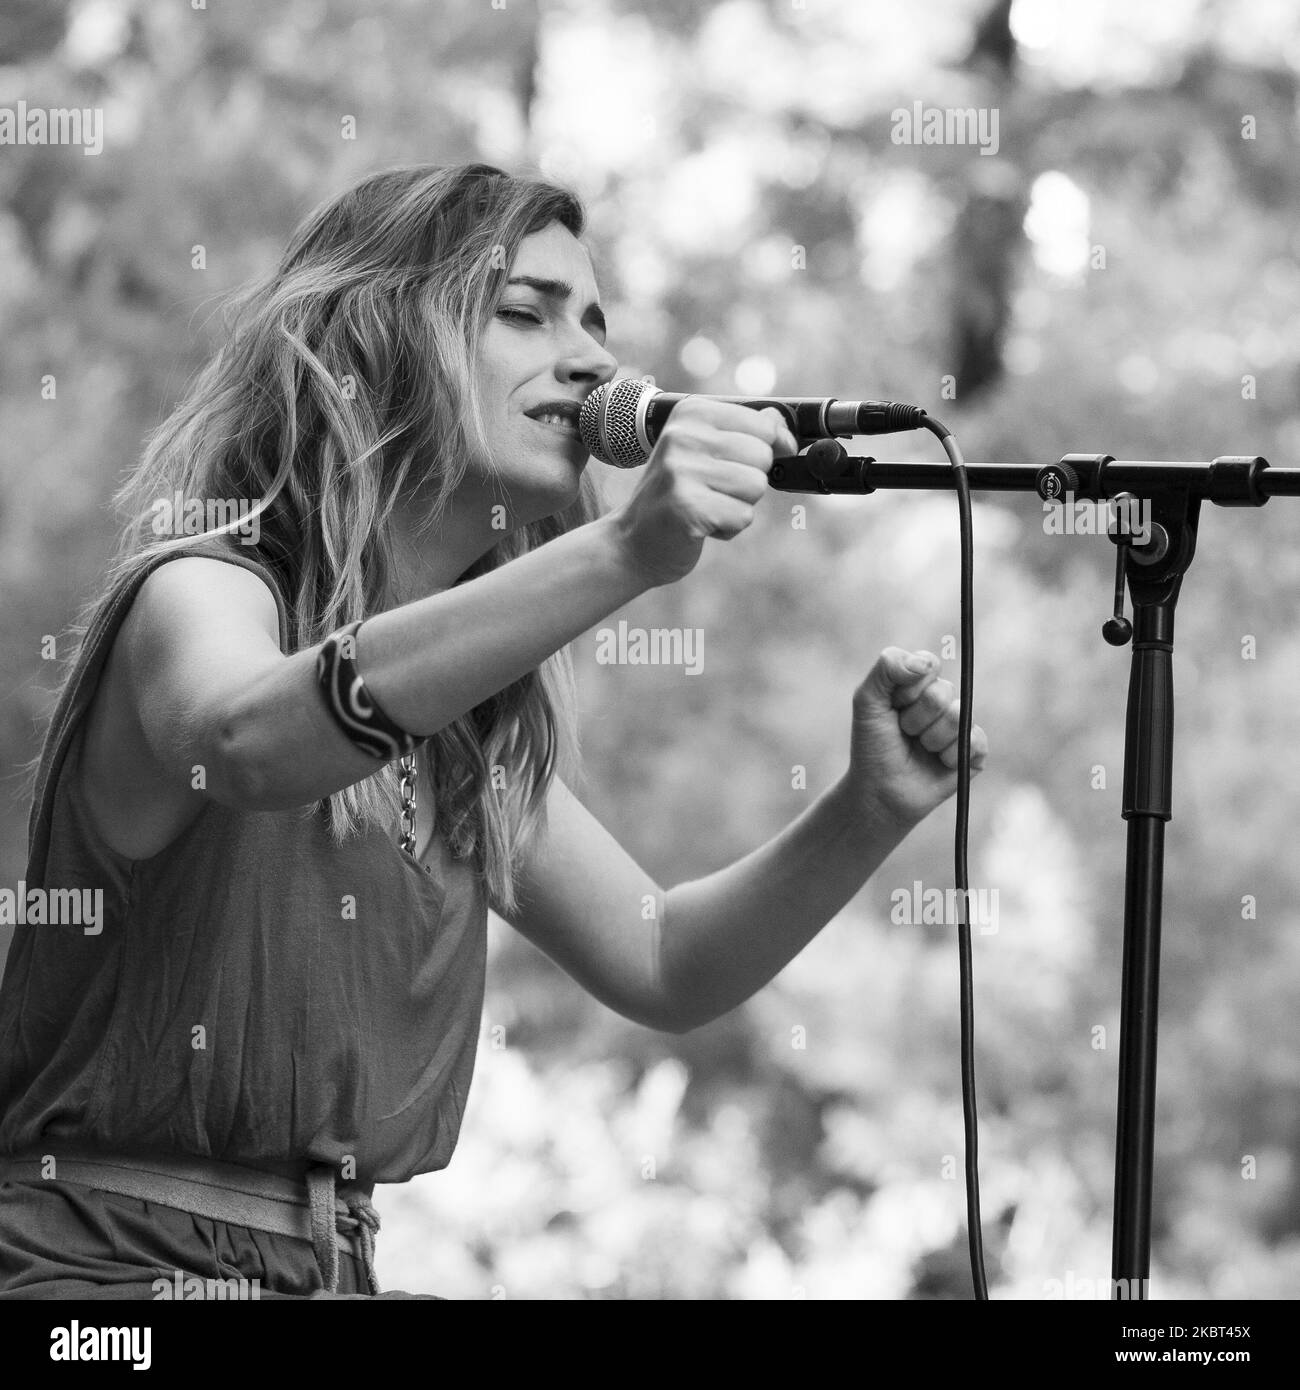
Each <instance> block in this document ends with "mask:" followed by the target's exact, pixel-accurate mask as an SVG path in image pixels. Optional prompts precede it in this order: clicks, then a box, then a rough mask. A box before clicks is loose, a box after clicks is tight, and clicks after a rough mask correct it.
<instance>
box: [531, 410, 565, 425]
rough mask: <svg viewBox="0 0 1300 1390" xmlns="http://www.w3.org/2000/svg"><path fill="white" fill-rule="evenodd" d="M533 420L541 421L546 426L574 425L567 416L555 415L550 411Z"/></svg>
mask: <svg viewBox="0 0 1300 1390" xmlns="http://www.w3.org/2000/svg"><path fill="white" fill-rule="evenodd" d="M533 418H534V419H536V420H540V421H541V422H542V423H543V424H544V425H569V424H571V423H572V422H571V421H570V419H569V417H568V416H567V415H555V414H552V413H551V412H550V411H546V412H544V413H543V414H541V415H535V416H534V417H533Z"/></svg>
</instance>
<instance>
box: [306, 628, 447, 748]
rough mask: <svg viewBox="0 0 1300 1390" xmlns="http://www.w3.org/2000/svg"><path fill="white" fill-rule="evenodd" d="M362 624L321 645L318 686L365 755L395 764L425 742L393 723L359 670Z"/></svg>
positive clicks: (317, 664) (341, 629)
mask: <svg viewBox="0 0 1300 1390" xmlns="http://www.w3.org/2000/svg"><path fill="white" fill-rule="evenodd" d="M361 621H362V620H359V621H357V622H355V623H349V624H348V625H347V626H346V627H341V628H340V629H339V630H338V631H337V632H336V633H334V634H333V635H332V636H330V637H327V638H326V639H325V641H324V642H323V643H322V645H321V649H320V654H319V656H318V657H317V658H316V683H317V684H318V685H319V686H320V688H321V692H322V694H323V695H324V697H325V707H326V708H327V709H328V710H329V712H330V714H331V715H332V716H333V718H334V722H335V723H336V724H337V725H338V726H339V728H340V729H342V730H343V732H344V733H345V734H346V735H347V736H348V738H349V739H351V740H352V742H353V743H354V744H355V745H356V746H357V747H358V748H360V749H361V751H362V752H363V753H369V754H370V755H371V756H372V757H375V758H381V759H382V760H383V761H384V762H392V760H393V759H394V758H401V757H405V756H406V755H407V754H408V753H413V752H414V751H415V750H416V749H417V748H418V747H419V746H420V744H422V743H423V742H424V741H425V740H424V739H423V738H421V737H417V736H416V735H415V734H408V733H407V732H406V730H405V729H403V728H401V727H400V726H399V725H397V724H395V723H393V721H392V720H391V719H390V718H389V717H388V716H387V715H386V714H385V713H384V711H383V710H382V709H380V707H379V705H378V704H377V703H376V701H375V697H374V696H373V695H371V693H370V692H369V691H368V690H367V689H366V683H365V681H364V680H362V679H361V672H360V671H358V670H357V631H358V629H359V628H360V627H361Z"/></svg>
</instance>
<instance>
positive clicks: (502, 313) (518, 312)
mask: <svg viewBox="0 0 1300 1390" xmlns="http://www.w3.org/2000/svg"><path fill="white" fill-rule="evenodd" d="M497 317H498V318H503V319H515V320H516V321H518V322H520V323H534V324H540V323H541V322H542V316H541V315H540V314H539V313H538V312H537V311H536V309H498V310H497Z"/></svg>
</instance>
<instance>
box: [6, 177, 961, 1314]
mask: <svg viewBox="0 0 1300 1390" xmlns="http://www.w3.org/2000/svg"><path fill="white" fill-rule="evenodd" d="M582 234H583V212H582V209H581V207H580V206H579V204H578V203H577V201H576V200H575V199H574V197H573V196H572V195H571V194H570V193H568V192H567V191H565V190H563V189H561V188H558V187H556V186H553V185H551V184H549V183H545V182H542V181H538V180H534V179H527V178H520V177H513V176H510V175H507V174H505V173H503V172H501V171H500V170H497V169H494V168H491V167H488V166H486V165H482V164H470V165H463V166H458V167H451V168H438V167H430V166H421V167H415V168H405V169H397V170H392V171H389V172H385V173H381V174H377V175H374V176H372V177H369V178H366V179H365V180H363V181H362V182H361V183H360V184H358V185H357V186H356V187H354V188H352V189H350V190H349V191H347V192H346V193H344V194H343V195H342V196H340V197H338V198H336V199H334V200H332V201H331V202H329V203H327V204H326V205H324V206H323V207H321V208H320V209H319V210H318V211H317V212H315V213H314V214H313V215H312V216H311V217H309V218H308V220H307V221H306V222H305V223H304V224H303V226H302V227H301V228H300V229H299V230H298V231H297V233H296V234H295V235H294V237H293V239H292V241H291V243H290V245H289V247H288V249H287V251H286V252H285V254H284V257H283V259H282V261H281V263H280V265H279V266H278V267H277V269H276V270H275V271H274V272H273V273H272V274H271V275H270V276H269V278H268V279H267V280H266V281H265V282H264V283H262V284H261V285H259V286H258V287H256V288H255V289H254V290H253V291H251V292H250V293H249V294H248V295H246V296H245V298H244V300H243V302H242V305H241V307H240V310H239V313H238V314H237V316H236V317H235V318H234V320H233V322H232V326H231V329H230V333H229V337H228V340H227V341H226V343H225V345H224V346H223V348H222V349H221V351H220V352H219V353H218V355H217V356H216V358H215V359H214V360H213V361H212V362H211V363H210V364H209V366H208V367H207V368H206V369H205V370H204V371H203V372H202V373H201V374H200V375H199V377H198V378H197V380H196V381H195V383H194V385H193V386H192V388H191V389H190V391H189V393H188V394H187V396H186V398H185V400H184V401H183V403H182V404H181V406H180V407H179V408H178V409H177V410H176V412H175V413H174V414H173V415H172V416H171V417H170V418H169V419H168V420H167V421H166V423H165V424H164V425H163V426H162V427H161V428H160V429H159V430H158V431H157V432H156V433H155V435H154V436H153V437H152V438H151V440H150V441H149V445H148V448H147V450H146V452H145V456H144V458H143V460H142V462H141V464H140V466H139V468H138V469H137V470H136V472H135V473H134V475H133V477H132V478H131V480H130V481H129V483H128V484H127V486H126V487H125V488H124V490H123V494H122V498H121V500H122V501H124V502H125V504H126V506H127V509H128V513H129V515H130V517H131V518H132V520H131V523H130V525H129V526H128V529H127V533H126V537H125V540H124V543H123V546H122V548H121V552H120V555H119V557H118V560H117V562H116V564H115V566H114V568H113V570H112V571H111V573H110V575H109V578H108V582H107V584H106V586H105V588H104V591H103V593H102V594H101V596H100V597H99V599H98V600H97V601H96V602H95V603H94V604H93V606H92V607H91V609H90V610H89V611H88V615H87V619H86V623H85V626H84V629H83V630H82V632H81V634H80V641H79V643H78V648H77V652H76V655H75V659H74V661H73V664H72V666H71V668H70V670H69V672H68V674H67V676H66V679H65V682H64V684H63V686H62V689H61V692H60V697H59V701H58V705H57V708H56V710H55V713H54V716H53V720H52V723H51V725H50V729H49V732H48V735H47V737H46V740H45V743H44V748H43V751H42V755H41V760H40V764H39V767H38V770H37V777H36V786H35V799H34V805H33V810H32V818H31V825H30V831H31V834H30V844H29V853H30V858H29V861H28V865H27V871H26V879H25V883H26V888H27V892H28V895H29V897H30V895H31V893H32V890H43V891H45V892H47V893H48V894H50V895H51V899H52V900H53V899H54V898H55V897H56V896H57V895H58V890H102V899H100V901H102V913H101V914H100V916H99V918H98V922H97V925H96V926H93V927H92V926H90V925H89V924H87V923H85V922H83V923H81V924H69V923H66V922H56V921H54V920H53V917H54V914H53V913H51V914H50V917H49V920H44V921H41V922H33V921H32V920H30V918H29V920H28V922H27V924H26V925H22V926H19V927H18V928H17V929H16V932H15V936H14V939H13V944H12V947H11V949H10V952H9V957H8V960H7V962H6V966H5V974H4V980H3V986H2V987H0V1295H3V1296H6V1297H11V1298H58V1297H65V1298H66V1297H78V1298H80V1297H103V1298H158V1297H167V1296H173V1295H174V1293H175V1292H177V1291H180V1290H182V1289H184V1290H185V1291H186V1292H185V1295H184V1296H195V1293H194V1292H193V1291H194V1290H196V1289H197V1290H200V1291H202V1290H203V1289H204V1288H207V1289H211V1288H212V1287H214V1286H215V1285H216V1284H217V1283H220V1282H222V1281H224V1282H225V1283H226V1285H227V1288H228V1286H229V1281H232V1280H233V1281H244V1282H245V1285H247V1286H251V1287H253V1288H255V1289H257V1290H258V1291H259V1295H260V1296H261V1297H264V1298H269V1297H291V1298H308V1297H372V1296H376V1295H379V1289H378V1284H377V1281H376V1279H375V1274H374V1262H373V1255H374V1232H375V1230H376V1229H377V1226H378V1219H377V1217H376V1216H375V1214H374V1211H373V1208H372V1207H371V1205H370V1200H369V1199H370V1194H371V1192H372V1189H373V1186H374V1184H376V1183H400V1182H406V1181H408V1180H409V1179H410V1178H412V1177H414V1176H415V1175H416V1174H417V1173H427V1172H431V1171H434V1170H436V1169H440V1168H442V1167H444V1166H445V1165H446V1164H447V1162H448V1161H449V1159H450V1158H451V1154H452V1151H453V1149H454V1148H455V1145H456V1138H457V1134H458V1131H459V1128H460V1122H461V1115H462V1113H463V1111H464V1107H465V1101H466V1096H467V1094H468V1092H469V1086H470V1078H471V1075H472V1073H473V1069H474V1057H475V1049H476V1047H477V1043H478V1032H479V1025H480V1010H481V1006H482V1001H483V988H484V956H485V935H486V914H487V908H488V906H489V905H490V906H492V907H493V908H494V909H495V910H496V911H497V912H499V913H500V914H501V916H502V917H504V918H505V919H506V920H507V921H508V922H509V923H510V924H511V925H512V926H514V927H515V928H516V929H517V930H519V931H520V932H522V933H523V934H524V935H525V936H526V937H527V938H528V939H530V940H531V941H533V942H534V943H535V944H536V945H537V946H539V947H540V948H541V949H542V950H544V951H546V952H547V953H548V954H549V955H550V956H552V957H553V958H554V959H555V960H556V961H557V962H559V964H560V965H562V966H563V967H564V968H565V969H566V970H567V971H569V972H570V973H571V974H572V975H573V976H574V978H575V979H577V980H578V981H579V982H580V983H581V984H582V985H583V986H584V987H585V988H586V989H588V990H590V992H591V993H592V994H594V995H595V996H596V997H597V998H598V999H600V1000H601V1001H602V1002H604V1003H605V1004H607V1005H608V1006H609V1007H610V1008H612V1009H615V1010H617V1011H618V1012H619V1013H622V1014H624V1015H626V1016H627V1017H628V1018H631V1019H633V1020H635V1021H636V1022H638V1023H641V1024H643V1025H645V1026H646V1027H649V1028H658V1029H666V1030H668V1031H672V1032H682V1031H685V1030H687V1029H690V1028H694V1027H697V1026H698V1025H700V1024H702V1023H705V1022H707V1021H709V1020H710V1019H714V1018H717V1017H718V1016H719V1015H720V1014H724V1013H726V1012H727V1011H728V1010H730V1009H734V1008H735V1007H736V1006H737V1005H738V1004H740V1003H742V1002H743V1001H744V1000H746V999H748V998H749V997H750V995H752V994H753V993H754V992H755V991H756V990H758V989H760V988H761V987H762V986H763V985H764V984H765V983H767V981H769V980H770V979H772V977H773V976H774V975H775V974H776V973H777V972H778V971H779V970H780V969H781V968H782V967H783V966H784V965H785V964H786V963H787V962H788V961H789V960H790V959H791V958H792V957H793V956H794V955H796V954H797V953H798V952H799V951H800V950H801V949H802V947H803V946H804V945H805V944H806V943H807V942H808V941H809V940H810V939H811V938H812V937H813V936H814V935H815V934H816V933H817V932H818V931H819V930H820V929H821V927H822V926H824V925H825V923H826V922H827V921H828V920H829V919H830V918H831V917H832V916H834V914H835V913H836V912H838V910H839V909H840V908H841V907H842V906H843V905H844V904H845V903H846V902H847V901H848V900H849V899H850V898H851V897H852V895H853V894H854V893H855V892H856V891H857V890H858V889H859V888H860V887H861V885H862V883H863V882H864V880H865V879H866V877H867V876H868V875H869V874H871V873H872V872H874V870H875V868H876V867H877V866H878V865H879V864H880V863H881V861H882V860H883V859H884V858H885V856H886V855H887V854H889V853H890V851H891V850H893V848H894V847H895V846H896V845H897V844H898V843H899V842H900V840H901V839H902V838H903V837H904V836H905V835H906V834H907V833H908V832H909V831H910V830H911V829H912V828H913V827H914V826H915V825H916V824H917V823H918V822H919V821H920V820H921V819H923V818H924V817H925V816H926V815H927V814H928V813H929V812H930V811H931V810H933V809H934V808H935V807H936V806H938V805H939V804H940V803H942V802H943V801H944V800H945V799H946V798H947V797H949V796H950V795H952V793H953V792H954V791H955V789H956V772H955V769H956V766H957V727H958V726H957V720H958V708H957V703H956V700H955V698H954V691H953V687H952V686H951V685H950V684H949V682H947V681H945V680H940V679H938V677H937V668H938V661H937V660H936V659H934V658H933V657H930V658H927V659H925V660H922V661H920V662H917V661H914V660H913V658H911V657H910V656H909V654H908V653H907V652H905V651H902V650H899V649H897V648H894V647H890V648H886V649H885V651H884V652H883V653H882V655H881V656H880V658H879V659H878V661H877V662H876V664H875V665H874V667H873V668H872V670H871V672H870V673H869V675H868V676H867V677H866V679H865V680H864V682H863V683H862V685H861V686H860V687H859V688H858V690H857V691H856V693H855V695H854V699H853V704H852V719H853V723H852V738H851V753H850V757H849V765H848V767H847V769H846V770H845V771H844V773H843V775H842V776H841V777H840V779H839V781H838V782H836V783H835V785H834V786H833V787H831V788H830V789H829V790H827V791H826V792H824V793H823V794H822V795H821V796H820V797H819V798H818V799H817V801H816V802H815V803H814V804H812V805H811V806H810V807H809V808H808V809H807V810H806V811H805V812H804V813H803V814H802V815H801V816H799V817H798V819H796V820H795V821H793V822H792V823H791V824H790V825H789V826H787V827H786V828H785V829H784V830H783V831H782V832H781V833H780V834H779V835H778V836H776V837H775V838H774V839H773V840H772V841H771V842H770V843H768V844H766V845H763V846H761V847H760V848H758V849H756V850H755V851H754V852H753V853H752V854H750V855H748V856H747V857H746V858H744V859H742V860H740V861H739V862H737V863H735V864H732V865H730V866H728V867H726V868H723V869H721V870H719V871H718V872H716V873H714V874H711V875H709V876H708V877H705V878H702V879H699V880H696V881H693V882H689V883H682V884H678V885H676V886H674V887H672V888H669V889H665V888H663V887H662V886H661V885H659V884H658V883H656V882H655V881H654V880H653V879H651V878H650V877H649V875H647V874H646V873H645V872H644V871H643V870H642V869H641V868H639V867H638V865H637V864H636V862H635V861H634V860H633V858H632V857H631V856H630V855H629V854H628V853H627V851H626V850H624V848H623V847H622V846H621V845H619V844H618V843H617V842H616V841H615V840H614V839H613V838H612V837H611V836H610V835H609V833H608V832H607V831H605V830H604V829H603V828H602V827H601V825H600V824H599V823H598V822H597V821H596V820H595V819H594V818H593V817H592V815H591V814H590V813H589V812H588V811H587V810H586V808H585V807H584V806H583V805H582V803H581V801H579V800H578V799H577V798H576V797H575V796H574V795H573V793H572V792H571V791H570V790H569V789H568V787H567V786H566V784H565V781H564V780H562V777H561V775H560V773H561V772H566V773H567V772H569V770H570V768H571V766H572V765H573V764H574V760H575V759H576V753H575V751H574V749H575V742H574V738H573V730H572V693H571V673H570V668H569V665H568V658H567V647H568V644H569V643H571V642H572V641H573V640H574V639H575V638H577V637H578V636H579V635H580V634H582V633H585V632H586V631H587V630H588V629H589V628H591V627H592V626H593V625H594V624H596V623H597V622H598V621H600V620H602V619H604V618H606V617H607V616H608V615H609V614H611V613H612V612H614V611H616V610H617V609H619V608H620V607H621V606H623V605H624V604H626V603H627V602H628V601H629V600H631V599H632V598H634V597H635V596H636V595H638V594H640V593H642V592H644V591H645V590H646V589H648V588H653V587H655V586H658V585H664V584H671V583H674V582H675V581H677V580H679V579H681V578H683V577H684V576H685V575H687V574H689V573H690V571H691V569H692V568H693V567H694V565H695V564H696V562H697V561H698V559H699V557H700V553H701V549H702V547H703V545H704V543H705V540H706V539H708V538H716V539H720V540H730V539H732V538H734V537H735V536H737V535H738V534H739V533H740V532H741V531H743V530H744V529H745V528H746V527H747V526H748V525H749V524H750V521H751V520H752V517H753V514H754V508H755V507H756V506H757V505H758V503H759V501H760V500H761V498H762V497H763V496H764V493H765V492H766V491H767V486H768V485H767V477H766V474H767V470H768V469H769V468H770V466H771V463H772V459H773V456H774V452H775V453H776V454H782V453H789V452H792V451H793V447H794V441H793V440H792V439H791V438H790V437H789V435H788V433H787V431H786V427H785V425H784V423H783V422H782V421H781V420H780V418H779V417H778V415H777V414H776V413H775V412H771V411H765V412H757V411H753V410H750V409H747V408H745V407H743V406H739V405H733V404H726V403H722V402H718V401H708V400H705V399H703V398H701V399H695V400H691V401H687V402H685V403H684V404H682V405H681V406H680V407H679V408H678V409H677V410H675V411H674V413H673V415H672V417H671V420H670V422H669V424H668V425H667V427H666V428H665V429H664V431H663V433H662V435H661V437H660V438H659V441H658V443H657V445H656V447H655V450H654V454H653V456H652V457H651V459H650V461H649V463H648V464H647V465H646V467H645V468H644V470H643V471H642V474H641V477H640V482H639V486H638V487H637V489H636V491H635V492H634V493H633V494H632V495H631V497H630V498H629V499H628V500H627V501H626V502H625V503H623V504H622V505H621V506H619V507H617V508H616V509H614V510H610V511H605V512H603V513H602V511H601V509H600V507H599V505H598V500H597V494H596V492H595V488H594V484H593V482H592V480H591V478H590V476H589V475H588V473H587V471H586V464H587V455H586V451H585V450H584V448H583V446H582V443H581V440H580V438H579V436H578V433H577V429H576V417H577V413H578V408H579V406H580V405H581V404H582V402H583V400H584V399H585V398H586V396H587V395H588V394H589V393H590V392H591V391H592V390H593V389H594V388H595V387H597V386H598V385H600V384H601V383H602V382H604V381H606V380H608V379H609V378H610V377H611V376H612V375H613V373H614V370H615V365H616V364H615V359H614V358H613V356H612V355H611V354H610V352H609V351H608V350H607V348H606V346H605V323H604V318H603V316H602V314H601V310H600V307H599V303H598V295H597V291H596V285H595V282H594V279H593V274H592V269H591V263H590V260H589V258H588V255H587V252H586V250H585V248H584V246H583V243H582V241H581V239H580V238H581V236H582ZM222 508H226V510H224V511H223V510H222ZM196 516H198V517H201V518H202V522H201V524H199V525H195V524H194V518H195V517H196ZM986 747H987V741H986V739H985V737H984V734H983V731H982V730H980V729H979V728H978V727H977V728H975V729H974V731H973V735H972V740H971V756H972V766H973V767H975V768H978V767H980V766H982V764H983V761H984V758H985V756H986ZM574 780H576V779H574ZM647 896H649V897H652V898H653V900H654V902H655V903H656V907H657V911H656V915H655V919H654V923H653V924H652V925H651V928H648V926H647V923H646V921H645V920H644V915H643V912H642V902H643V899H645V898H646V897H647ZM253 1281H256V1283H255V1284H254V1283H253ZM226 1296H229V1294H228V1293H227V1294H226ZM380 1296H384V1297H410V1296H411V1295H402V1294H387V1295H380Z"/></svg>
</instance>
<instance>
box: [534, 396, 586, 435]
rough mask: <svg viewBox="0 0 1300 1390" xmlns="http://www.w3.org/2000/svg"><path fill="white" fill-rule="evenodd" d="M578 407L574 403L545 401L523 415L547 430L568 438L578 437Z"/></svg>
mask: <svg viewBox="0 0 1300 1390" xmlns="http://www.w3.org/2000/svg"><path fill="white" fill-rule="evenodd" d="M578 409H579V408H578V405H577V403H576V402H574V401H547V402H546V404H545V405H539V406H536V407H535V408H534V409H532V410H528V411H525V412H524V413H525V414H526V415H527V416H528V418H529V419H530V420H535V421H536V422H537V423H538V424H539V425H543V426H545V427H546V428H547V429H553V430H559V431H560V432H561V433H563V434H567V435H568V436H569V437H570V438H573V439H576V438H578V437H579V435H578Z"/></svg>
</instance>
